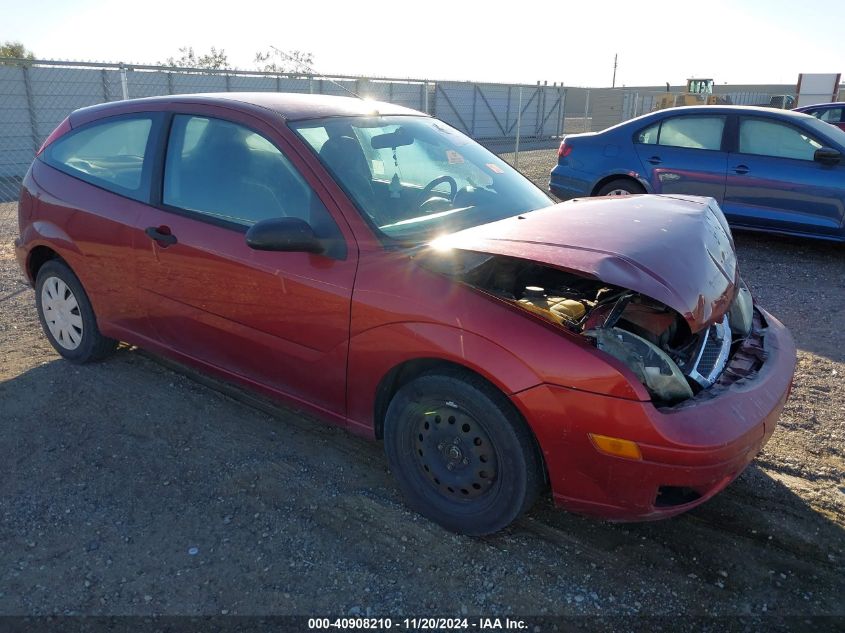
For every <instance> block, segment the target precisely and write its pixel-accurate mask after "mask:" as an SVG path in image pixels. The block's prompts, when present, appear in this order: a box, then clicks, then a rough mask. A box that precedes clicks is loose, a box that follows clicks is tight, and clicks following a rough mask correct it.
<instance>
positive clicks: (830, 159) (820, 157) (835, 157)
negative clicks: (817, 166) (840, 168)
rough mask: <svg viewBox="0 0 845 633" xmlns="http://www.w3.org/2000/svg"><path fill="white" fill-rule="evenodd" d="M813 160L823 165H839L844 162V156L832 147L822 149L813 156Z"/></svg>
mask: <svg viewBox="0 0 845 633" xmlns="http://www.w3.org/2000/svg"><path fill="white" fill-rule="evenodd" d="M813 160H814V161H816V162H818V163H821V164H822V165H838V164H839V161H840V160H842V154H841V153H840V152H839V150H838V149H833V148H832V147H820V148H818V149H817V150H816V153H815V154H813Z"/></svg>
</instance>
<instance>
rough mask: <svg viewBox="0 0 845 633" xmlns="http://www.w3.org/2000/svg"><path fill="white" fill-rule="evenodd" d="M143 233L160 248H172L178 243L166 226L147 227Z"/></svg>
mask: <svg viewBox="0 0 845 633" xmlns="http://www.w3.org/2000/svg"><path fill="white" fill-rule="evenodd" d="M165 231H166V232H165ZM144 233H146V234H147V237H149V238H150V239H151V240H155V241H156V242H158V244H159V245H160V246H172V245H173V244H175V243H176V242H177V241H178V240H177V239H176V236H175V235H173V234H171V233H170V229H169V228H167V227H166V226H148V227H147V228H146V229H144Z"/></svg>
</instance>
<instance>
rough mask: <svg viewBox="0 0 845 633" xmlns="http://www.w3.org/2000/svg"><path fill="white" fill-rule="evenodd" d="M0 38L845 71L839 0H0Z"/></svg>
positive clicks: (456, 69)
mask: <svg viewBox="0 0 845 633" xmlns="http://www.w3.org/2000/svg"><path fill="white" fill-rule="evenodd" d="M0 16H3V18H2V21H0V41H5V40H17V41H21V42H23V43H24V45H26V47H27V48H29V49H30V50H32V51H34V52H35V54H36V56H37V57H38V58H39V59H71V60H86V61H103V62H120V61H123V62H127V63H136V64H144V63H146V64H149V63H156V62H157V61H162V60H165V59H166V58H167V57H170V56H173V57H178V49H179V47H181V46H192V47H193V48H194V50H195V51H196V52H197V53H202V52H205V51H207V50H208V49H209V48H210V47H211V46H215V47H216V48H218V49H220V48H222V49H224V50H225V51H226V53H227V55H228V58H229V61H230V63H231V64H232V65H234V66H237V67H239V68H243V69H254V68H255V64H254V62H253V59H254V56H255V53H256V51H258V50H266V49H267V48H268V47H269V46H271V45H273V46H276V47H278V48H280V49H283V50H290V49H298V50H302V51H307V52H310V53H312V54H313V55H314V69H315V71H317V72H320V73H336V74H344V75H358V74H360V75H369V76H374V75H375V76H381V77H395V78H420V79H455V80H474V81H491V82H524V83H535V82H536V81H547V82H548V83H549V84H552V83H561V82H562V83H563V84H564V85H567V86H589V87H603V86H610V85H611V82H612V76H613V59H614V55H615V54H618V68H617V73H616V85H617V86H623V85H627V86H657V85H663V84H665V83H666V82H667V81H668V82H670V83H672V84H673V85H676V84H682V83H684V81H685V80H686V79H687V78H689V77H709V78H713V79H715V80H716V83H717V84H723V83H730V84H746V83H748V84H771V83H783V84H795V83H796V82H797V79H798V74H799V73H801V72H805V73H809V72H817V73H823V72H827V73H839V72H842V73H843V74H845V46H843V38H842V30H843V28H845V2H842V1H835V0H827V1H818V0H805V1H804V2H800V3H799V2H795V0H703V1H702V0H696V1H694V2H690V1H686V0H675V1H674V2H672V1H664V0H643V1H640V2H631V1H630V0H626V1H617V0H599V1H596V0H581V1H580V2H571V1H569V0H555V1H539V0H520V1H519V2H504V1H503V0H485V1H484V2H480V1H478V0H449V1H443V0H425V1H424V2H419V0H415V1H413V2H412V1H407V0H377V1H376V2H360V1H356V0H346V1H335V0H318V1H311V2H303V1H301V0H300V1H298V2H288V1H286V0H273V1H272V2H257V1H254V0H237V1H232V0H230V1H229V2H216V1H206V2H202V3H198V2H184V1H180V0H146V1H143V2H134V3H128V2H119V1H118V0H111V1H104V0H65V1H61V0H34V1H31V2H20V0H0Z"/></svg>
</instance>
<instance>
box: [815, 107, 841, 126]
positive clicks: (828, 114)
mask: <svg viewBox="0 0 845 633" xmlns="http://www.w3.org/2000/svg"><path fill="white" fill-rule="evenodd" d="M842 110H843V109H842V108H828V109H827V110H822V111H821V112H814V113H813V116H815V117H818V118H819V119H821V120H822V121H827V122H828V123H839V122H840V121H841V120H842Z"/></svg>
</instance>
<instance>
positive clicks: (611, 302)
mask: <svg viewBox="0 0 845 633" xmlns="http://www.w3.org/2000/svg"><path fill="white" fill-rule="evenodd" d="M426 259H427V260H428V261H427V263H428V264H434V263H435V262H434V261H433V260H434V258H432V259H428V258H426ZM446 259H448V260H449V263H448V264H446V263H445V262H443V261H442V260H441V262H440V263H439V264H436V265H435V267H436V268H438V269H439V272H442V273H445V274H448V275H449V276H452V277H455V278H457V279H459V280H460V281H462V282H463V283H466V284H468V285H471V286H473V287H475V288H477V289H479V290H482V291H484V292H487V293H489V294H491V295H494V296H495V297H497V298H499V299H500V300H503V301H507V302H510V303H512V304H513V305H514V306H517V307H519V308H521V309H524V310H526V311H528V312H531V313H532V314H534V315H536V316H538V317H540V318H543V319H546V320H548V321H550V322H552V323H554V324H555V325H558V326H560V327H562V328H564V329H566V330H567V331H569V332H571V333H573V334H578V335H581V336H585V337H587V338H589V339H590V340H591V341H592V342H593V344H594V345H595V346H596V347H597V348H598V349H600V350H602V351H603V352H605V353H607V354H609V355H611V356H613V357H615V358H616V359H618V360H619V361H621V362H622V363H623V364H625V365H626V366H627V367H628V368H629V369H630V370H631V371H633V373H634V374H635V375H636V376H637V378H638V379H639V380H640V382H642V384H643V385H645V387H646V388H647V389H648V391H649V393H650V394H651V395H652V397H653V400H654V402H655V403H656V404H658V405H664V406H670V405H673V404H677V403H679V402H682V401H684V400H687V399H689V398H692V397H693V396H694V395H695V394H697V393H699V392H700V391H702V390H704V389H707V388H709V387H710V386H711V385H713V384H714V383H715V382H716V381H717V380H718V379H719V376H720V375H721V373H722V371H723V370H724V369H725V366H726V365H727V363H728V360H729V358H730V356H731V353H732V350H735V349H736V347H738V345H739V343H740V342H741V341H742V340H743V339H744V338H746V337H747V336H748V335H749V334H750V332H751V329H752V320H753V306H752V300H751V294H750V292H749V291H748V289H747V288H746V287H745V285H744V284H741V285H740V287H739V289H738V291H737V293H736V297H735V298H734V300H733V302H732V304H731V308H730V310H729V311H728V313H726V314H725V315H724V316H723V317H722V319H721V322H717V323H715V324H713V325H711V326H710V327H709V328H707V329H705V330H703V331H701V332H696V333H693V332H691V330H690V327H689V325H688V324H687V322H686V320H685V319H684V318H683V317H682V316H681V315H680V314H679V313H678V312H676V311H675V310H673V309H671V308H669V307H667V306H666V305H663V304H662V303H660V302H658V301H655V300H653V299H651V298H649V297H647V296H645V295H643V294H641V293H638V292H634V291H631V290H628V289H625V288H620V287H617V286H613V285H610V284H606V283H604V282H602V281H601V280H597V279H593V278H587V277H584V276H579V275H577V274H574V273H570V272H567V271H564V270H560V269H557V268H553V267H550V266H546V265H542V264H538V263H535V262H531V261H526V260H521V259H516V258H511V257H505V256H498V255H483V254H479V253H470V252H460V253H453V254H452V256H451V257H449V258H446ZM444 264H445V265H446V267H448V268H449V270H443V268H444Z"/></svg>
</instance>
